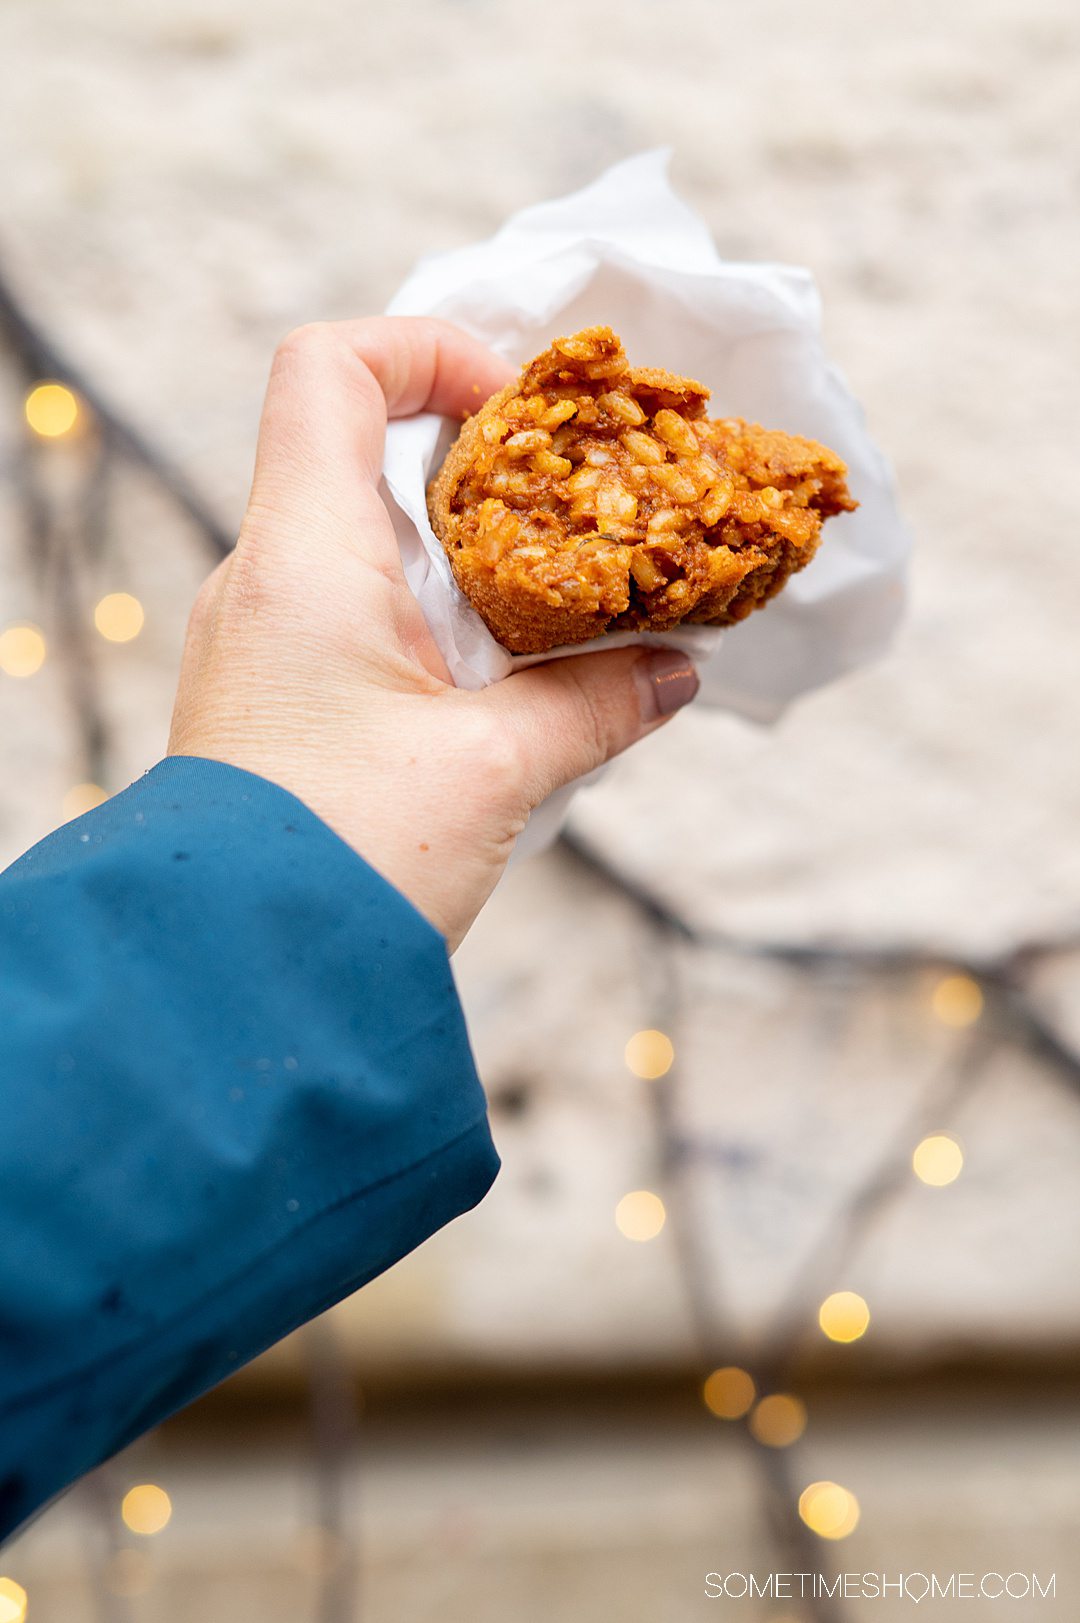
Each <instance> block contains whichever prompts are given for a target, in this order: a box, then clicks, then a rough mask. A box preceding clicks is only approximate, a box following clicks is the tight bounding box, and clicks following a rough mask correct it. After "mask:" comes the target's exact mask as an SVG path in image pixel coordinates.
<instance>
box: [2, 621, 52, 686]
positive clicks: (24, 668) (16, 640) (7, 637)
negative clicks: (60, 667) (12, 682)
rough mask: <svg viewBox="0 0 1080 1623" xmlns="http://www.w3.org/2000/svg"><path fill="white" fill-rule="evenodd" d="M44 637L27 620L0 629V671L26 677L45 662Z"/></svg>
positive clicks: (8, 674) (7, 674)
mask: <svg viewBox="0 0 1080 1623" xmlns="http://www.w3.org/2000/svg"><path fill="white" fill-rule="evenodd" d="M45 652H46V650H45V637H44V635H43V633H42V632H40V631H39V630H38V628H37V626H32V625H30V624H29V622H25V623H23V624H21V625H11V626H7V627H5V629H4V630H3V631H0V671H3V672H4V674H5V676H17V677H27V676H33V675H34V673H35V672H36V671H40V669H41V667H42V666H43V665H44V663H45Z"/></svg>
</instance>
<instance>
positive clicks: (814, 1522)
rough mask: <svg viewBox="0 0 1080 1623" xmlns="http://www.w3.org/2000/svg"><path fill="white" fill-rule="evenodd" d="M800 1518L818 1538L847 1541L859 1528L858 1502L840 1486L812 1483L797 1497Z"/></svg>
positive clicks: (828, 1483) (827, 1483) (833, 1483)
mask: <svg viewBox="0 0 1080 1623" xmlns="http://www.w3.org/2000/svg"><path fill="white" fill-rule="evenodd" d="M799 1515H800V1516H801V1517H802V1519H803V1521H804V1522H805V1523H806V1525H807V1527H808V1528H809V1529H810V1531H811V1532H812V1533H816V1534H817V1536H818V1538H829V1539H839V1538H847V1537H848V1535H849V1533H854V1531H855V1529H856V1527H858V1525H859V1501H858V1500H857V1499H856V1497H855V1495H854V1494H853V1493H850V1492H849V1491H848V1489H847V1488H842V1487H841V1486H840V1484H839V1482H811V1484H810V1486H809V1487H808V1488H804V1489H803V1491H802V1493H801V1494H800V1495H799Z"/></svg>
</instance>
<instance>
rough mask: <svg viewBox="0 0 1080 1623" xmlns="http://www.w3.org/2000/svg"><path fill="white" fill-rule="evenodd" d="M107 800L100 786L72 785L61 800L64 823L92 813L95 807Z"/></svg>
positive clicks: (93, 784)
mask: <svg viewBox="0 0 1080 1623" xmlns="http://www.w3.org/2000/svg"><path fill="white" fill-rule="evenodd" d="M108 798H109V797H108V794H107V793H106V791H105V790H104V789H103V788H102V787H101V785H100V784H97V783H75V784H72V786H71V788H70V789H69V790H68V792H67V794H66V795H65V796H64V799H63V805H62V810H63V814H64V822H65V823H70V822H71V819H72V818H73V817H81V816H82V815H83V813H84V812H88V811H93V809H94V807H95V806H100V805H101V804H102V802H103V801H105V800H108Z"/></svg>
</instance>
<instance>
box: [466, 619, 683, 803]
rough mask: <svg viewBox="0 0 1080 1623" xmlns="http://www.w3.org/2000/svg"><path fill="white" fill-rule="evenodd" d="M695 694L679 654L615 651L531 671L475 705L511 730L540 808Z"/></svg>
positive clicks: (498, 687) (489, 691)
mask: <svg viewBox="0 0 1080 1623" xmlns="http://www.w3.org/2000/svg"><path fill="white" fill-rule="evenodd" d="M697 690H698V677H697V672H696V671H695V670H694V667H693V665H692V664H691V662H690V660H689V659H688V658H687V657H686V655H685V654H681V653H679V652H678V650H677V649H667V648H663V649H650V650H647V651H645V652H643V651H642V650H641V649H640V648H620V649H616V650H613V651H612V652H611V653H599V654H580V655H577V656H574V657H571V658H567V659H556V660H552V661H551V662H550V663H549V664H546V665H533V666H530V667H529V668H528V669H527V670H523V671H518V672H517V673H516V674H515V675H513V676H510V677H507V679H506V681H504V682H498V683H496V684H495V685H494V686H493V687H490V688H487V689H486V690H485V692H484V693H483V695H481V696H480V697H481V699H482V701H483V702H484V703H486V704H488V705H489V706H490V707H491V708H492V709H493V710H494V711H495V712H496V713H497V714H498V715H499V716H500V717H501V718H502V721H503V723H504V725H505V726H507V727H508V728H509V729H510V732H511V734H512V736H513V738H514V740H515V743H516V746H517V756H518V759H519V761H520V762H522V763H523V766H524V772H525V778H526V783H527V792H528V796H529V800H530V804H531V805H538V804H539V803H540V801H541V800H543V799H544V798H545V796H547V795H549V794H551V793H552V791H553V790H555V789H558V788H561V787H562V785H563V784H567V783H571V782H572V781H573V780H574V779H575V778H580V777H582V776H584V774H585V773H587V772H591V771H593V769H594V768H595V767H598V766H600V765H602V764H603V762H604V761H609V760H610V759H611V758H612V756H613V755H618V754H619V752H620V751H621V750H624V749H626V748H628V746H629V745H631V744H633V743H634V742H635V741H636V740H637V739H639V738H642V737H644V736H645V734H647V733H650V732H654V731H655V730H656V728H657V727H659V726H661V725H662V724H663V723H664V722H665V721H667V720H668V719H669V718H670V717H671V716H672V715H674V713H675V711H676V710H679V709H681V708H682V706H683V705H684V704H688V703H689V701H690V700H691V699H692V698H693V697H694V694H695V693H696V692H697Z"/></svg>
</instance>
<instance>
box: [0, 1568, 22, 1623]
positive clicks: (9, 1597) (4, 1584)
mask: <svg viewBox="0 0 1080 1623" xmlns="http://www.w3.org/2000/svg"><path fill="white" fill-rule="evenodd" d="M26 1604H27V1594H26V1590H25V1589H24V1588H23V1586H22V1584H17V1583H16V1582H15V1580H14V1578H0V1623H25V1618H26Z"/></svg>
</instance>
